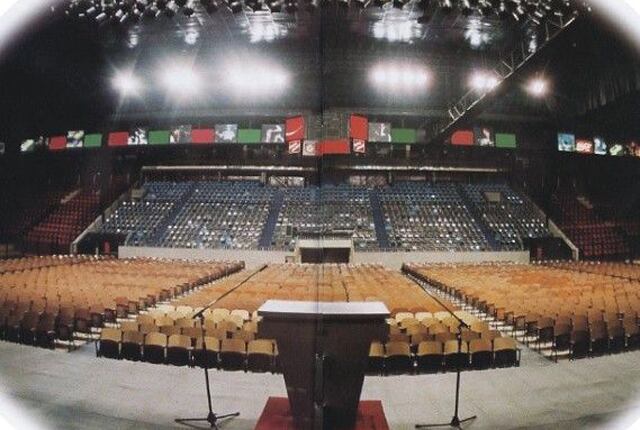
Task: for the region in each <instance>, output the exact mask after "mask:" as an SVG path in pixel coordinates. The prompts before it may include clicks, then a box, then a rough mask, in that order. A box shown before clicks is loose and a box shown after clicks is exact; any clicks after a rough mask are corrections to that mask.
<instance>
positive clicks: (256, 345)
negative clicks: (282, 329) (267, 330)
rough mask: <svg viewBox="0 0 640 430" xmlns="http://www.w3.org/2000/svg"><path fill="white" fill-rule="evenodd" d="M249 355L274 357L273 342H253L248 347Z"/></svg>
mask: <svg viewBox="0 0 640 430" xmlns="http://www.w3.org/2000/svg"><path fill="white" fill-rule="evenodd" d="M247 353H248V354H266V355H273V342H271V341H270V340H266V339H258V340H252V341H250V342H249V344H248V345H247Z"/></svg>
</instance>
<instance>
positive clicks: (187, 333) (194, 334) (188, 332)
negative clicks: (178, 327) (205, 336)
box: [181, 327, 202, 339]
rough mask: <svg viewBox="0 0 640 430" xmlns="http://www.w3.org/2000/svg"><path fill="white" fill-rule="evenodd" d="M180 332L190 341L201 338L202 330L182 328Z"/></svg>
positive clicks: (198, 328)
mask: <svg viewBox="0 0 640 430" xmlns="http://www.w3.org/2000/svg"><path fill="white" fill-rule="evenodd" d="M181 332H182V334H183V335H185V336H189V337H190V338H192V339H195V338H198V337H200V336H202V328H200V327H183V328H182V331H181Z"/></svg>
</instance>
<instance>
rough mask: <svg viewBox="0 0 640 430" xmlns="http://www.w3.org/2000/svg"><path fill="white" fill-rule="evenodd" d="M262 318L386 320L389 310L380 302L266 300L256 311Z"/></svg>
mask: <svg viewBox="0 0 640 430" xmlns="http://www.w3.org/2000/svg"><path fill="white" fill-rule="evenodd" d="M258 315H260V316H262V317H266V318H269V317H277V318H304V319H307V318H331V319H333V318H339V319H372V318H373V319H375V318H387V317H388V316H389V309H387V306H386V305H385V304H384V303H382V302H300V301H289V300H267V301H266V302H265V304H263V305H262V306H260V309H258Z"/></svg>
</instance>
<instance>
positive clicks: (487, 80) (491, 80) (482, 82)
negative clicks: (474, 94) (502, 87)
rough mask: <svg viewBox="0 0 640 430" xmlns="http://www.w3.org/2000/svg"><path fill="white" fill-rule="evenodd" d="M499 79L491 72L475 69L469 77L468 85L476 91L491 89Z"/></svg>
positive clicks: (496, 84)
mask: <svg viewBox="0 0 640 430" xmlns="http://www.w3.org/2000/svg"><path fill="white" fill-rule="evenodd" d="M499 83H500V81H499V80H498V78H497V76H496V75H494V74H493V73H489V72H482V71H476V72H474V73H473V74H472V75H471V77H470V78H469V86H470V87H471V88H473V89H474V90H476V91H479V92H486V91H491V90H493V89H494V88H495V87H497V86H498V84H499Z"/></svg>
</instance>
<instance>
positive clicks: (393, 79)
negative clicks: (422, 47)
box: [369, 63, 429, 93]
mask: <svg viewBox="0 0 640 430" xmlns="http://www.w3.org/2000/svg"><path fill="white" fill-rule="evenodd" d="M369 80H370V81H371V83H372V85H373V86H374V87H375V88H376V89H378V90H381V91H390V92H404V93H406V92H410V91H415V90H419V89H424V88H426V87H427V85H428V83H429V75H428V73H427V71H426V70H425V69H424V68H423V67H421V66H416V65H412V64H395V63H389V64H379V65H377V66H375V67H373V68H372V69H371V71H370V72H369Z"/></svg>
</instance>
